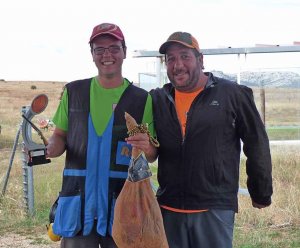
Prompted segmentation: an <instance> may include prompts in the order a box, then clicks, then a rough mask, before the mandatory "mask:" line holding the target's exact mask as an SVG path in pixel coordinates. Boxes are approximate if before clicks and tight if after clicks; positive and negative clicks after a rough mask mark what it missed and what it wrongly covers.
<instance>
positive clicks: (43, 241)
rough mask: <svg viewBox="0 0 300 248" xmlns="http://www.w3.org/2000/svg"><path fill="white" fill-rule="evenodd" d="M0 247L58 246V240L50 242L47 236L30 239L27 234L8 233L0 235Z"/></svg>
mask: <svg viewBox="0 0 300 248" xmlns="http://www.w3.org/2000/svg"><path fill="white" fill-rule="evenodd" d="M0 247H1V248H28V247H30V248H59V247H60V242H52V241H50V240H49V238H48V236H47V235H45V236H42V237H40V238H39V239H36V238H33V239H31V238H30V237H28V236H21V235H19V234H9V235H5V236H2V237H0Z"/></svg>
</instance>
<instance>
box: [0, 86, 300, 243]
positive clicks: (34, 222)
mask: <svg viewBox="0 0 300 248" xmlns="http://www.w3.org/2000/svg"><path fill="white" fill-rule="evenodd" d="M32 85H35V86H36V87H37V89H35V90H32V89H31V86H32ZM62 86H63V83H58V82H0V125H1V126H2V133H1V134H0V183H1V184H0V186H1V188H0V189H1V190H2V181H3V178H4V176H5V174H6V172H7V168H8V164H9V158H10V156H11V151H12V145H13V142H14V139H15V136H16V132H17V130H18V127H19V124H20V121H21V114H20V110H21V106H24V105H29V104H30V102H31V100H32V99H33V98H34V96H36V95H37V94H40V93H45V94H47V95H48V97H49V104H48V107H47V109H46V110H45V112H43V113H42V114H41V117H44V118H51V117H52V116H53V114H54V111H55V110H56V107H57V105H58V98H59V96H60V93H61V89H62ZM254 92H255V99H256V102H257V105H258V107H259V106H260V103H259V89H254ZM299 99H300V96H299V90H295V89H294V90H291V89H267V90H266V110H267V116H266V117H267V123H269V124H270V125H298V126H299V124H300V115H299V110H300V107H299V102H300V101H299ZM35 118H37V117H35ZM33 121H34V120H33ZM34 122H35V121H34ZM44 134H45V135H46V137H48V136H50V134H51V131H48V132H44ZM21 139H22V138H21V136H20V141H21ZM271 151H272V160H273V178H274V195H273V204H272V205H271V207H269V208H266V209H263V210H258V209H254V208H252V206H251V201H250V198H249V197H247V196H242V195H240V196H239V203H240V206H239V214H237V216H236V228H235V238H234V247H242V248H252V247H253V248H254V247H275V248H282V247H300V230H299V227H300V147H299V145H295V146H272V147H271ZM20 157H21V151H20V149H19V147H18V151H17V153H16V155H15V159H14V163H13V167H12V170H11V174H10V178H9V182H8V187H7V192H6V195H5V197H2V198H0V234H4V233H9V232H12V230H14V232H17V233H21V234H22V235H33V236H34V233H35V234H36V236H37V237H41V236H43V235H42V234H45V228H44V225H45V224H46V223H47V222H48V214H49V209H50V206H51V204H52V203H53V201H54V200H55V198H56V196H57V194H58V192H59V190H60V186H61V173H62V169H63V160H64V157H61V158H56V159H52V163H51V164H48V165H40V166H35V167H34V186H35V209H36V215H35V216H34V217H31V218H28V217H27V214H26V211H25V210H24V205H23V183H22V182H23V179H22V177H23V176H22V174H23V172H22V166H21V159H20ZM244 163H245V162H244V158H243V159H242V165H241V186H242V187H245V180H246V177H245V166H244ZM154 169H155V168H154ZM154 173H155V172H154ZM0 240H1V238H0ZM0 242H1V241H0ZM41 242H44V241H41Z"/></svg>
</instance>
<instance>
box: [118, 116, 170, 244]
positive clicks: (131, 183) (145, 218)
mask: <svg viewBox="0 0 300 248" xmlns="http://www.w3.org/2000/svg"><path fill="white" fill-rule="evenodd" d="M125 119H126V125H127V129H128V133H129V135H134V134H135V133H138V132H147V133H148V135H149V132H148V131H147V130H145V126H143V128H140V129H139V128H138V127H141V126H139V125H137V123H136V121H135V119H134V118H133V117H132V116H131V115H129V114H128V113H125ZM146 129H147V128H146ZM133 130H134V132H132V131H133ZM139 130H140V131H139ZM149 138H150V137H149ZM151 175H152V174H151V171H150V168H149V165H148V162H147V160H146V158H145V156H144V154H143V152H142V151H141V150H139V149H136V148H132V156H131V161H130V166H129V169H128V178H127V180H126V182H125V184H124V186H123V189H122V191H121V193H120V195H119V196H118V198H117V200H116V205H115V210H114V224H113V230H112V236H113V239H114V241H115V243H116V244H117V246H118V247H120V248H168V247H169V246H168V243H167V238H166V234H165V230H164V226H163V220H162V216H161V212H160V208H159V205H158V202H157V200H156V197H155V195H154V192H153V190H152V187H151V183H150V177H151Z"/></svg>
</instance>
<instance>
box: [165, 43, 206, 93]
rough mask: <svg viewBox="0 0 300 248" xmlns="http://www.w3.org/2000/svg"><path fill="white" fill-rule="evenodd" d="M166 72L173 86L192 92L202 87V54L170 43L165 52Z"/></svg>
mask: <svg viewBox="0 0 300 248" xmlns="http://www.w3.org/2000/svg"><path fill="white" fill-rule="evenodd" d="M166 65H167V74H168V77H169V79H170V81H171V83H172V84H173V85H174V87H175V88H176V89H177V90H179V91H182V92H193V91H196V90H198V89H199V88H200V87H202V86H203V85H202V84H203V83H201V77H202V74H203V71H202V68H203V56H202V54H200V55H197V56H196V53H195V52H194V50H193V49H191V48H187V47H185V46H183V45H181V44H178V43H172V44H170V45H169V47H168V48H167V52H166Z"/></svg>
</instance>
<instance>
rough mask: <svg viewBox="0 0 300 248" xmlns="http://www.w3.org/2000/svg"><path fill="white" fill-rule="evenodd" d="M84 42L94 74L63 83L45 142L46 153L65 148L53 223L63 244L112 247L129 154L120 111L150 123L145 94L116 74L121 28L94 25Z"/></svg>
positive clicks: (67, 246) (56, 153)
mask: <svg viewBox="0 0 300 248" xmlns="http://www.w3.org/2000/svg"><path fill="white" fill-rule="evenodd" d="M89 44H90V49H91V54H92V58H93V61H94V63H95V65H96V67H97V69H98V75H97V76H95V77H92V78H89V79H84V80H77V81H74V82H71V83H68V84H67V85H66V87H65V90H64V93H63V95H62V99H61V101H60V104H59V107H58V109H57V111H56V113H55V115H54V118H53V122H54V123H55V125H56V128H55V130H54V133H53V135H52V136H51V137H50V139H49V145H48V146H47V154H48V156H49V157H57V156H60V155H61V154H63V153H64V151H66V161H65V168H64V172H63V183H62V190H61V192H60V194H59V200H58V206H57V208H56V211H55V218H54V223H53V232H54V233H55V234H57V235H59V236H61V237H62V241H61V247H63V248H71V247H72V248H81V247H85V248H86V247H88V248H94V247H95V248H96V247H97V248H98V247H99V244H100V245H101V248H113V247H116V245H115V243H114V241H113V239H112V237H111V233H112V225H113V218H114V204H115V201H116V198H117V197H118V195H119V193H120V191H121V189H122V187H123V184H124V182H125V180H126V178H127V172H128V165H129V161H130V157H131V153H130V150H131V146H130V145H128V144H127V143H126V141H125V138H126V137H127V136H128V135H127V127H126V122H125V118H124V114H125V111H126V112H128V113H130V115H132V116H133V117H134V118H135V119H136V121H137V122H138V123H152V122H153V120H152V100H151V97H150V95H149V94H148V92H147V91H145V90H143V89H140V88H138V87H136V86H134V85H133V84H132V83H131V82H129V81H128V80H127V79H126V78H124V77H123V75H122V64H123V60H124V59H125V58H126V44H125V39H124V35H123V33H122V31H121V29H120V28H119V27H118V26H117V25H115V24H111V23H102V24H100V25H97V26H96V27H95V28H94V29H93V32H92V35H91V37H90V40H89ZM149 128H150V132H151V133H152V134H153V127H152V125H150V126H149Z"/></svg>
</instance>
